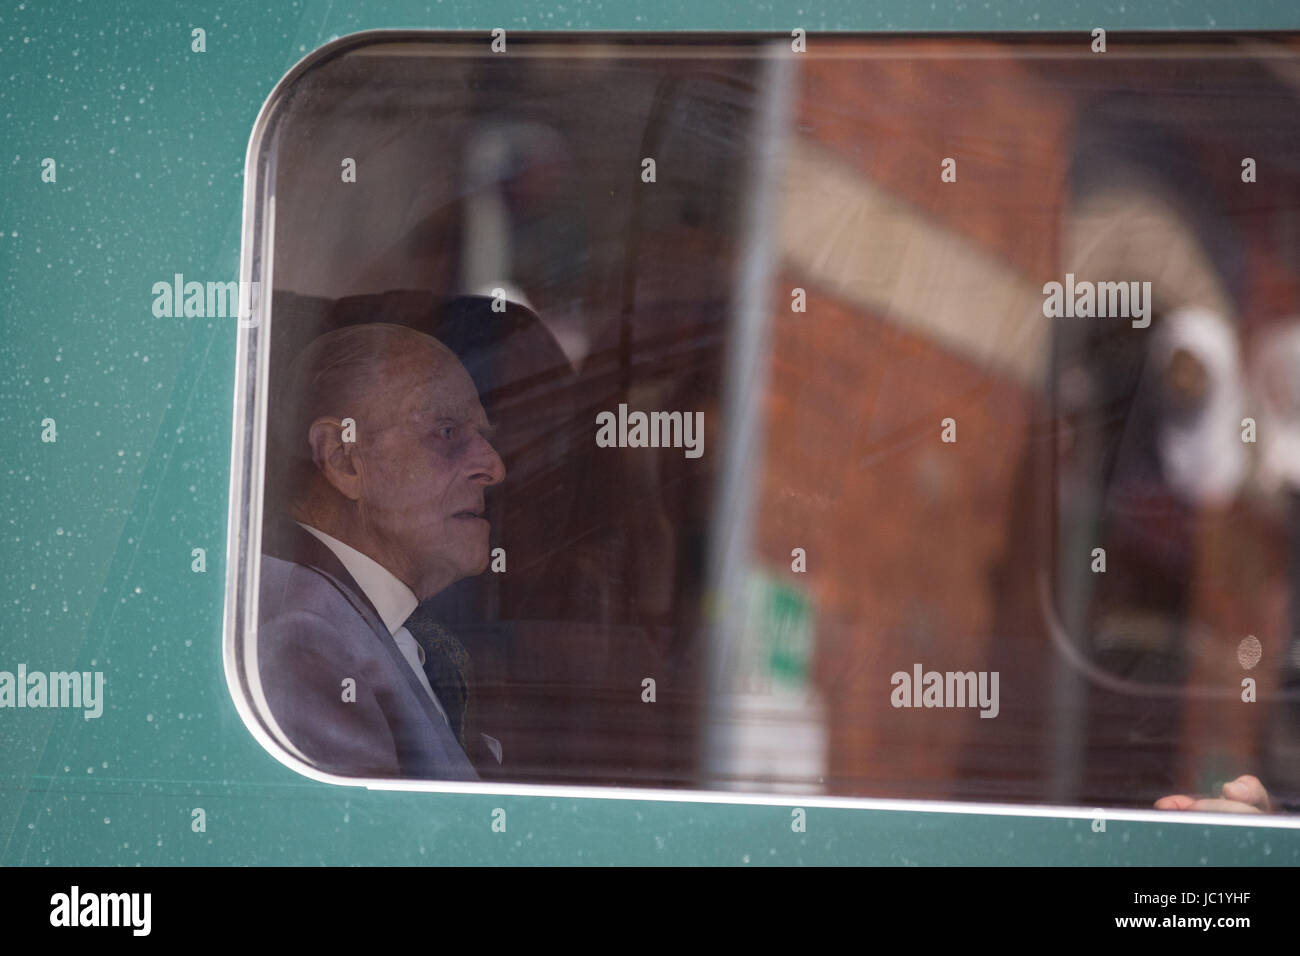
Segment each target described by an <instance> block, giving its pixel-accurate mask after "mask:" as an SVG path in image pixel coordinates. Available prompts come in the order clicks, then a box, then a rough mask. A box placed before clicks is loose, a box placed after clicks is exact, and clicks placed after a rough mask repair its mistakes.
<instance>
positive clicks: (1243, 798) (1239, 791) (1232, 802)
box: [1156, 773, 1272, 813]
mask: <svg viewBox="0 0 1300 956" xmlns="http://www.w3.org/2000/svg"><path fill="white" fill-rule="evenodd" d="M1156 809H1157V810H1209V811H1219V812H1222V813H1271V812H1272V804H1271V803H1270V802H1269V799H1268V791H1267V790H1265V789H1264V785H1263V784H1262V783H1260V782H1259V778H1258V777H1253V776H1251V775H1250V774H1248V773H1246V774H1242V775H1241V776H1240V777H1238V778H1237V779H1236V780H1231V781H1229V782H1228V783H1225V784H1224V785H1223V790H1222V796H1220V797H1202V798H1198V797H1190V796H1187V795H1186V794H1182V793H1179V794H1174V795H1172V796H1168V797H1161V798H1160V799H1159V800H1157V801H1156Z"/></svg>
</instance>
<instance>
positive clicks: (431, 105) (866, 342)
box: [231, 35, 1300, 811]
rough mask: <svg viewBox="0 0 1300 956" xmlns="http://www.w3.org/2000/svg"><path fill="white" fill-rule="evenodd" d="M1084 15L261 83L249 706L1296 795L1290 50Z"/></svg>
mask: <svg viewBox="0 0 1300 956" xmlns="http://www.w3.org/2000/svg"><path fill="white" fill-rule="evenodd" d="M1095 47H1096V41H1095V40H1094V41H1092V46H1091V47H1090V45H1089V41H1088V40H1087V39H1086V38H1085V39H1083V40H1078V39H1069V40H1068V41H1067V40H1063V39H1062V40H1044V39H1032V38H1030V39H1024V38H1021V39H1014V40H1011V39H1008V40H996V39H955V38H944V39H925V40H919V39H917V40H913V39H899V38H890V39H884V38H869V37H853V36H826V37H823V36H814V37H811V38H807V39H806V40H800V39H799V38H794V39H792V38H788V37H787V38H780V37H778V38H775V39H773V38H764V37H758V36H743V35H742V36H734V37H725V38H708V39H706V38H703V37H697V36H692V37H685V38H671V37H652V36H647V37H639V38H630V37H629V38H621V39H620V38H611V37H603V36H592V37H585V38H584V37H571V38H565V37H559V36H547V37H524V36H519V37H516V36H514V35H511V36H510V37H509V38H508V39H506V40H505V41H504V44H503V45H502V48H500V49H495V50H494V49H493V44H492V41H491V40H490V39H489V38H487V37H479V36H474V37H467V36H462V37H457V38H448V37H445V36H438V35H427V36H422V35H387V36H377V37H372V38H368V39H366V38H363V39H361V40H354V41H349V42H345V43H344V44H342V45H340V46H336V47H335V48H334V50H333V52H330V53H327V54H325V55H322V56H320V57H318V58H317V59H316V60H315V61H314V62H312V63H310V64H308V65H306V66H304V67H302V68H300V69H299V71H298V72H297V73H296V74H295V75H293V76H291V77H290V79H289V80H288V81H286V83H284V84H282V86H281V88H280V90H279V91H278V92H277V94H276V95H275V96H274V97H273V98H272V101H271V103H269V104H268V107H267V109H266V110H265V111H264V116H263V118H262V120H261V121H260V123H259V128H258V130H257V131H256V133H255V136H254V143H253V148H252V151H251V159H252V165H251V166H250V169H251V170H253V171H255V174H256V175H255V177H254V182H253V183H252V184H251V187H250V194H249V197H250V198H249V203H248V208H247V209H246V220H245V227H246V249H245V267H246V271H245V278H246V279H248V278H251V279H253V280H254V281H260V282H262V283H263V284H264V286H265V287H266V288H267V289H268V290H269V294H268V295H265V296H263V297H262V298H261V299H260V300H259V306H258V311H257V314H256V315H255V316H254V321H253V322H251V323H250V326H251V327H250V328H249V329H248V330H246V334H245V335H244V337H243V338H242V339H241V362H242V363H244V369H245V374H246V376H247V379H246V387H245V389H244V390H243V391H241V392H240V393H239V394H240V414H241V416H242V421H241V426H242V428H243V429H244V430H243V431H242V432H241V433H240V434H241V436H242V437H241V438H240V439H239V440H240V441H242V442H243V443H244V444H243V445H242V446H237V452H240V451H241V449H242V452H241V453H242V454H243V455H244V456H246V457H245V467H244V469H243V474H244V482H245V484H244V487H243V488H242V490H241V492H240V494H241V496H242V497H241V500H240V502H238V503H239V504H241V505H242V506H243V507H242V510H241V511H240V514H242V515H243V517H242V519H241V521H242V526H241V528H240V532H239V533H240V541H241V542H242V543H243V548H242V550H241V552H240V554H241V556H242V558H243V559H244V560H243V561H242V563H241V564H240V565H239V567H238V569H237V571H236V573H235V575H234V578H233V580H232V597H231V600H232V602H233V605H232V606H233V607H234V608H235V609H236V613H235V615H234V617H233V620H234V621H235V627H234V629H233V633H232V635H231V636H232V640H233V642H234V644H233V649H232V659H233V660H234V661H235V662H236V668H237V671H238V674H239V679H240V687H241V690H242V694H243V696H244V698H245V705H246V708H245V709H246V717H247V718H248V719H249V720H250V722H251V725H252V726H254V728H255V732H257V733H258V734H259V738H260V739H262V740H263V742H264V743H266V744H267V745H268V746H270V747H271V748H272V749H273V750H274V751H275V752H277V754H278V755H279V756H281V759H289V760H291V761H294V762H295V763H294V765H295V766H298V767H299V769H304V770H314V771H315V772H317V773H323V774H329V775H331V778H355V779H358V780H361V779H364V780H376V779H397V778H400V779H417V780H438V781H447V780H452V781H473V780H479V781H483V782H485V783H487V784H491V783H493V782H509V783H524V784H580V785H590V786H621V787H627V786H635V787H650V788H660V789H669V790H709V791H733V792H745V793H783V794H804V793H807V794H825V795H833V796H852V797H890V798H909V799H930V800H934V799H941V800H959V801H980V802H1001V803H1012V804H1044V803H1046V804H1059V805H1074V806H1087V807H1094V806H1096V807H1132V808H1140V807H1141V808H1150V807H1152V806H1153V804H1155V802H1156V801H1158V800H1162V798H1169V797H1172V796H1176V795H1186V796H1187V798H1188V801H1187V802H1189V803H1190V801H1191V800H1192V799H1198V798H1221V797H1231V796H1241V797H1242V799H1241V800H1240V801H1233V802H1235V803H1242V804H1246V805H1247V806H1249V805H1252V804H1254V805H1258V806H1260V807H1264V808H1266V809H1268V810H1272V811H1284V810H1285V809H1286V807H1287V805H1288V804H1289V803H1293V802H1295V801H1297V800H1300V709H1298V708H1300V639H1297V637H1296V634H1297V630H1298V628H1300V625H1297V623H1296V622H1297V620H1300V612H1297V609H1296V602H1297V600H1298V599H1300V590H1298V589H1297V587H1296V585H1295V583H1294V581H1295V579H1296V577H1297V575H1298V574H1300V545H1298V542H1300V536H1298V535H1297V531H1298V530H1300V526H1298V525H1297V522H1300V504H1298V503H1297V502H1298V501H1300V498H1298V497H1297V496H1298V495H1300V391H1297V389H1298V388H1300V386H1297V384H1296V383H1297V382H1300V283H1298V282H1297V268H1298V266H1300V166H1297V163H1296V157H1297V156H1300V128H1298V127H1297V124H1296V123H1295V117H1296V115H1297V106H1298V105H1300V104H1298V102H1297V101H1298V100H1300V79H1298V77H1300V57H1298V56H1297V47H1296V44H1295V42H1294V41H1293V40H1291V39H1289V38H1280V39H1275V40H1269V41H1264V40H1260V39H1251V40H1249V41H1240V40H1234V39H1216V38H1202V39H1197V40H1196V41H1195V42H1189V41H1179V40H1176V39H1162V40H1155V39H1151V38H1144V39H1140V40H1134V39H1132V38H1112V39H1111V41H1110V49H1108V50H1105V51H1104V52H1103V51H1101V50H1096V49H1095ZM1246 774H1248V775H1251V776H1252V777H1255V778H1257V779H1258V781H1260V782H1261V785H1262V787H1263V788H1266V790H1267V794H1268V798H1267V802H1266V803H1265V802H1264V800H1263V799H1262V798H1259V799H1257V798H1256V796H1255V794H1254V793H1253V792H1252V793H1250V794H1245V793H1238V792H1236V791H1230V792H1224V791H1223V790H1222V788H1223V786H1224V784H1226V783H1229V782H1231V781H1233V780H1236V779H1238V778H1240V777H1241V776H1242V775H1246ZM1252 786H1253V784H1252ZM1164 805H1165V806H1169V804H1168V803H1167V802H1166V803H1165V804H1164ZM1207 808H1211V807H1207ZM1223 808H1224V809H1230V808H1229V807H1226V806H1225V807H1223Z"/></svg>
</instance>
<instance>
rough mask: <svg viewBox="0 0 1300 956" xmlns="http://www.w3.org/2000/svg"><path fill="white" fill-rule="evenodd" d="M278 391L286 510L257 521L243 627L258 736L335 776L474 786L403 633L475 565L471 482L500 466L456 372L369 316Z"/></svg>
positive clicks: (456, 365)
mask: <svg viewBox="0 0 1300 956" xmlns="http://www.w3.org/2000/svg"><path fill="white" fill-rule="evenodd" d="M282 394H283V396H284V400H283V402H282V403H281V407H280V408H275V407H273V408H272V410H271V415H272V421H273V436H274V437H275V439H276V441H275V442H274V444H273V451H278V453H279V454H280V455H283V456H284V458H285V459H287V460H275V459H274V458H273V459H272V460H271V461H270V462H269V463H268V464H269V467H268V472H269V473H271V472H275V473H277V474H278V475H279V476H280V478H281V482H282V484H281V489H282V496H283V497H282V501H281V502H280V503H281V505H282V506H283V508H284V510H285V511H286V512H287V517H288V518H290V519H292V521H284V520H282V521H279V522H271V523H269V525H268V533H267V541H266V546H265V547H264V552H265V553H264V555H263V557H262V569H261V587H260V604H259V620H260V623H259V628H258V634H257V659H258V673H259V678H260V684H261V688H260V689H261V694H262V696H263V697H264V699H265V702H266V704H267V706H268V708H269V710H270V714H271V716H272V717H273V718H274V725H273V726H272V728H271V729H272V732H274V733H277V735H278V736H279V737H280V738H281V741H282V742H283V743H285V745H286V746H287V747H289V748H290V749H291V751H293V752H295V753H296V754H298V755H299V756H301V757H303V758H304V759H306V760H307V761H308V762H309V763H311V764H313V765H314V766H316V767H317V768H319V769H321V770H326V771H330V772H333V773H338V774H343V775H348V776H364V777H390V778H391V777H419V778H437V779H451V780H473V779H477V774H476V773H475V772H474V769H473V766H472V765H471V763H470V761H469V759H468V758H467V756H466V754H465V752H464V750H463V749H462V748H461V746H460V744H459V742H458V740H457V738H456V735H455V734H454V733H453V731H452V729H451V727H450V725H449V723H450V722H449V718H448V716H447V714H446V711H445V710H444V709H443V704H442V703H441V702H440V701H439V700H438V698H437V695H436V694H435V693H434V691H433V689H432V687H431V686H430V683H429V680H428V677H427V675H426V673H425V671H424V669H423V667H422V666H421V665H422V659H423V649H422V648H421V647H420V646H419V645H418V644H417V643H416V641H415V639H414V638H413V637H412V635H411V633H410V632H409V631H408V630H407V629H406V628H405V627H404V626H403V624H404V621H405V620H406V619H407V617H409V616H410V614H411V612H412V611H414V610H415V608H416V606H417V605H418V604H419V602H421V601H423V600H425V599H426V598H429V597H432V596H433V595H435V594H437V593H438V592H440V591H442V590H443V589H444V588H446V587H448V586H449V585H451V584H452V583H454V582H456V581H458V580H460V579H462V578H465V577H468V576H470V575H475V574H479V573H481V572H482V571H484V570H485V569H486V567H487V563H488V530H489V528H488V522H487V520H486V519H485V518H484V492H485V490H486V489H487V487H488V486H490V485H495V484H497V483H499V482H500V481H501V480H502V479H503V478H504V477H505V466H504V465H503V464H502V462H501V458H500V457H499V456H498V455H497V453H496V451H495V449H493V447H492V445H491V443H490V441H489V436H490V434H491V428H490V427H489V425H488V421H487V416H486V415H485V413H484V411H483V408H482V406H481V405H480V404H479V399H478V394H477V392H476V391H475V388H474V384H473V382H472V381H471V379H470V377H469V374H468V373H467V372H466V371H465V369H464V367H463V366H462V365H461V364H460V362H459V361H458V360H457V358H456V356H455V354H454V353H452V352H451V350H449V349H448V348H447V347H446V346H444V345H443V344H442V343H440V342H439V341H438V340H437V339H434V338H432V337H431V336H428V335H425V334H423V333H421V332H417V331H415V330H413V329H410V328H406V327H403V326H398V325H388V324H383V323H373V324H369V325H355V326H349V327H346V328H342V329H338V330H336V331H334V332H330V333H327V334H325V335H322V336H320V337H319V338H317V339H316V340H314V341H313V342H312V343H311V344H310V345H309V346H308V347H307V348H306V349H305V350H304V351H303V352H302V354H301V355H299V356H298V358H297V359H295V360H294V363H293V365H292V366H291V367H290V369H289V372H288V376H287V381H286V383H285V388H284V389H283V391H282ZM277 445H278V446H279V447H278V449H277V448H276V446H277Z"/></svg>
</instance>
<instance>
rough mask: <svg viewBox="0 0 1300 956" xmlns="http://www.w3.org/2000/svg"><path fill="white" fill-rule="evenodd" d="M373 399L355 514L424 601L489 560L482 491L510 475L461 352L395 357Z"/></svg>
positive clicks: (361, 446) (419, 351)
mask: <svg viewBox="0 0 1300 956" xmlns="http://www.w3.org/2000/svg"><path fill="white" fill-rule="evenodd" d="M388 368H389V369H390V370H391V371H390V372H389V373H388V377H387V382H386V386H387V387H385V388H384V389H382V391H381V393H380V394H378V395H375V396H373V400H372V401H371V402H370V403H369V404H368V407H367V415H366V418H367V420H368V421H369V425H368V426H367V425H366V424H364V423H362V422H361V421H358V429H359V430H360V429H362V428H367V429H368V431H369V434H368V435H367V436H361V435H358V451H359V452H360V461H361V466H362V469H363V470H362V488H361V497H360V499H359V501H358V506H359V511H358V515H359V518H360V520H361V522H362V524H363V527H364V528H365V530H366V534H367V537H368V538H370V539H371V540H372V541H374V542H375V543H376V545H377V547H378V549H379V550H380V551H381V552H382V554H377V555H372V557H375V558H376V560H378V561H379V562H380V563H381V564H383V565H384V566H385V567H388V568H389V569H390V570H391V571H393V572H394V573H395V574H397V576H398V577H399V578H401V579H402V580H403V581H405V582H406V584H407V585H408V586H410V587H411V589H412V590H413V591H414V592H415V594H416V596H417V597H419V598H420V599H421V600H424V599H425V598H427V597H431V596H432V595H433V594H436V593H437V592H438V591H441V590H442V589H443V588H445V587H447V586H449V585H450V584H453V583H454V582H456V581H459V580H460V579H461V578H465V577H468V576H470V575H474V574H479V573H481V572H482V571H483V570H484V569H486V567H487V562H488V530H489V529H488V522H487V520H486V519H485V518H484V517H483V514H484V501H483V495H484V491H485V490H486V488H487V487H488V486H489V485H495V484H497V483H498V482H500V481H501V480H502V479H503V478H504V477H505V465H504V464H503V463H502V461H501V458H500V456H498V455H497V453H496V450H495V449H493V447H492V445H491V444H490V442H489V440H488V438H489V435H490V434H491V428H490V426H489V424H488V420H487V415H486V414H485V413H484V411H483V406H482V405H480V404H479V400H478V393H477V392H476V391H475V388H474V383H473V381H472V380H471V379H470V377H469V373H468V372H466V371H465V368H464V366H462V365H461V364H460V362H459V361H457V360H456V359H455V357H453V356H451V355H448V354H445V353H442V352H439V351H437V350H436V349H434V348H432V347H430V348H416V349H412V350H410V351H407V352H405V353H401V354H400V355H397V356H394V357H392V359H391V360H390V362H389V365H388Z"/></svg>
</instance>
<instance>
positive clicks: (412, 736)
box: [256, 519, 478, 780]
mask: <svg viewBox="0 0 1300 956" xmlns="http://www.w3.org/2000/svg"><path fill="white" fill-rule="evenodd" d="M265 537H266V540H265V541H264V543H263V549H262V550H263V554H262V572H261V582H260V599H259V605H258V630H257V637H256V640H257V661H258V673H259V677H260V680H261V685H262V693H263V695H264V696H265V698H266V703H267V705H268V706H269V708H270V711H271V715H272V716H273V717H274V718H275V722H276V724H277V725H278V726H279V729H280V731H281V732H282V735H283V736H284V737H287V739H288V741H289V742H290V743H291V744H293V746H294V747H296V748H297V749H298V750H299V751H300V752H301V753H302V754H303V755H304V756H305V757H306V758H307V759H308V761H309V762H310V763H312V764H313V765H314V766H316V767H317V768H319V769H321V770H325V771H329V772H333V773H337V774H341V775H345V776H364V777H386V778H396V777H416V778H433V779H439V780H477V779H478V775H477V774H476V773H475V772H474V768H473V766H472V765H471V763H470V761H469V759H468V758H467V757H466V756H465V751H464V750H462V749H461V746H460V744H459V743H458V742H457V740H456V737H455V735H454V734H453V733H452V731H451V728H449V727H448V726H447V722H446V721H445V720H444V719H443V717H442V715H441V714H440V713H439V712H438V709H437V707H436V706H435V705H434V703H433V701H432V700H431V699H430V698H429V695H428V694H427V693H425V691H424V688H423V687H421V686H420V683H419V681H418V680H417V678H416V676H415V673H414V672H413V671H412V670H411V667H410V665H409V664H408V663H407V661H406V658H404V657H403V656H402V653H401V651H400V650H399V649H398V647H397V643H396V642H395V641H394V640H393V638H392V635H390V634H389V633H388V629H387V628H386V627H385V626H384V623H383V621H382V620H380V617H379V613H378V612H377V611H376V610H375V607H374V605H373V604H371V602H370V601H369V599H367V598H366V596H365V594H364V593H363V592H362V590H361V588H360V587H359V586H358V585H357V583H356V581H355V580H354V579H353V578H352V576H351V575H349V574H348V572H347V571H346V570H345V569H344V567H343V565H342V563H341V562H340V561H339V560H338V558H337V557H335V555H334V553H333V552H332V551H330V549H329V548H327V547H326V546H325V545H324V544H323V543H322V542H321V541H320V540H319V539H317V538H316V537H314V536H313V535H311V534H309V533H308V532H306V531H304V530H303V529H302V528H301V527H299V526H298V525H297V524H295V523H294V522H291V521H284V520H281V519H274V520H271V521H268V522H267V532H266V535H265ZM349 678H350V679H351V680H353V681H355V698H356V699H355V700H346V699H345V696H346V694H345V685H344V681H345V680H346V679H349Z"/></svg>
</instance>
